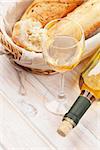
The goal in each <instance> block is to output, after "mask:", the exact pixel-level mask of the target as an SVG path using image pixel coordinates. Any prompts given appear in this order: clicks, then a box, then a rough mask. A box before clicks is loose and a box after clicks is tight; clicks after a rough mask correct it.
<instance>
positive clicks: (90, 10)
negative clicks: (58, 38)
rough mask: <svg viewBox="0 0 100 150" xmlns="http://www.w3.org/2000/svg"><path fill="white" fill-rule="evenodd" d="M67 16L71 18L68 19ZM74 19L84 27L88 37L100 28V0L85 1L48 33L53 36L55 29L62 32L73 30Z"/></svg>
mask: <svg viewBox="0 0 100 150" xmlns="http://www.w3.org/2000/svg"><path fill="white" fill-rule="evenodd" d="M67 18H68V19H71V20H70V21H66V19H67ZM73 21H76V22H78V23H79V24H80V25H81V26H82V27H83V30H84V34H85V38H86V39H87V38H88V37H89V36H90V35H91V34H92V33H93V32H94V31H95V30H97V29H99V28H100V0H88V1H87V2H85V3H83V4H82V5H80V6H79V7H77V8H76V9H75V10H74V11H73V12H71V13H69V14H68V15H67V16H66V17H65V18H64V19H62V20H61V21H60V22H58V23H57V25H54V26H53V27H52V28H50V29H49V32H48V34H49V35H50V36H52V35H53V34H54V32H55V30H57V32H58V33H60V34H61V33H70V32H72V28H74V24H73ZM67 25H68V26H67ZM56 26H57V29H56ZM69 26H70V28H69Z"/></svg>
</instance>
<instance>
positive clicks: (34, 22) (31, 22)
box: [12, 0, 84, 52]
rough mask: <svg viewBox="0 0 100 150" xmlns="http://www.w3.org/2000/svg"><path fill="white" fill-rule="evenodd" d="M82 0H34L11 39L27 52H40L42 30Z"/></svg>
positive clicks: (15, 28) (16, 25) (16, 26)
mask: <svg viewBox="0 0 100 150" xmlns="http://www.w3.org/2000/svg"><path fill="white" fill-rule="evenodd" d="M83 1H84V0H34V1H33V3H32V4H31V5H30V6H29V8H28V9H27V10H26V12H25V13H24V15H23V16H22V18H21V20H20V21H19V22H17V23H16V24H15V26H14V28H13V33H12V39H13V41H14V43H16V44H17V45H18V46H20V47H22V48H25V49H26V50H29V51H35V52H42V48H41V42H42V35H43V30H42V29H41V28H42V27H44V26H45V24H47V23H48V22H49V21H51V20H53V19H57V18H61V17H64V16H66V15H67V14H68V13H69V12H71V11H72V10H73V9H75V8H76V7H77V6H78V5H80V4H81V3H82V2H83Z"/></svg>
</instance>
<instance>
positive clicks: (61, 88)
mask: <svg viewBox="0 0 100 150" xmlns="http://www.w3.org/2000/svg"><path fill="white" fill-rule="evenodd" d="M60 75H61V79H60V91H59V95H58V96H59V99H63V98H64V97H65V93H64V73H60Z"/></svg>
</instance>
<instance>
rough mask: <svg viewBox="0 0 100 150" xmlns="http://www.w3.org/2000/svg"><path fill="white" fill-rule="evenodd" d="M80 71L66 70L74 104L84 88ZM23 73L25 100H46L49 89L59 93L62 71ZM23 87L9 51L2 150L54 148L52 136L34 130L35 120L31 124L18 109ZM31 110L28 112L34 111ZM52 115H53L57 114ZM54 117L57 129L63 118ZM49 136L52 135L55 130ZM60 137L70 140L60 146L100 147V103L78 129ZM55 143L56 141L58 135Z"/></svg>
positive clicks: (4, 62)
mask: <svg viewBox="0 0 100 150" xmlns="http://www.w3.org/2000/svg"><path fill="white" fill-rule="evenodd" d="M79 72H80V70H79V67H78V68H76V69H75V70H73V74H72V73H71V72H69V73H66V77H65V90H66V92H67V98H68V100H69V104H70V105H71V104H72V103H73V102H74V100H75V98H77V96H78V94H79V92H80V91H79V87H78V77H79ZM23 74H25V77H26V78H24V77H23ZM23 74H22V80H23V83H24V87H25V90H26V96H24V99H25V98H26V100H25V102H27V103H29V102H31V101H32V100H33V99H36V101H37V104H38V103H43V98H44V95H45V94H47V93H48V96H49V94H53V95H56V94H57V91H58V78H59V75H53V76H38V75H31V74H30V73H27V72H25V71H23ZM69 76H71V78H69ZM71 79H73V80H71ZM69 83H70V84H69ZM19 90H20V82H19V79H18V74H17V72H16V70H15V69H14V68H13V66H12V64H11V63H10V62H9V60H8V58H7V57H6V56H5V55H2V56H0V150H36V149H38V150H42V149H43V150H48V149H50V150H51V149H53V147H52V146H50V143H49V142H48V140H47V141H46V140H45V139H44V138H43V136H41V135H39V134H38V131H37V129H36V130H34V128H33V126H32V124H29V123H28V122H27V120H25V118H24V117H23V115H22V114H21V113H20V112H19V109H16V107H15V105H13V103H12V102H13V101H14V99H16V101H17V104H18V103H20V101H19V100H20V99H21V98H22V96H20V93H19ZM75 94H76V95H75ZM32 104H33V103H32ZM37 104H36V105H35V106H37ZM21 105H22V104H21ZM41 109H42V108H41ZM43 109H45V108H43ZM26 112H27V111H26ZM26 112H25V113H26ZM27 113H29V112H27ZM27 113H26V114H24V115H26V116H28V115H30V114H27ZM28 117H29V116H28ZM50 117H52V118H53V117H54V116H53V115H52V116H50ZM32 118H33V117H32ZM54 119H55V120H54V121H55V124H53V125H55V128H54V130H56V128H57V127H58V125H59V123H60V121H61V118H59V119H58V118H57V121H56V118H54ZM43 121H44V120H43ZM41 122H42V120H41ZM52 127H53V126H52ZM52 127H51V128H52ZM48 130H49V129H48ZM49 137H50V138H52V134H51V135H49ZM60 141H61V142H62V143H63V141H64V142H65V143H66V145H63V147H61V148H60V149H64V150H67V149H69V150H90V149H91V150H95V149H96V150H99V149H100V103H94V104H93V105H92V107H91V108H90V109H89V110H88V112H87V113H86V114H85V115H84V117H83V118H82V120H81V121H80V123H79V125H78V127H76V129H75V131H72V133H71V134H70V135H69V136H68V137H67V138H65V139H63V138H62V137H60V139H59V142H60ZM54 143H56V139H55V142H54ZM51 144H52V143H51ZM56 144H57V143H56ZM58 144H59V143H58ZM53 146H54V145H53ZM54 149H56V150H57V147H54Z"/></svg>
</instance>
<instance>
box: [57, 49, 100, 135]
mask: <svg viewBox="0 0 100 150" xmlns="http://www.w3.org/2000/svg"><path fill="white" fill-rule="evenodd" d="M79 86H80V89H81V94H80V96H79V97H78V98H77V100H76V101H75V102H74V104H73V105H72V107H71V108H70V110H69V111H68V112H67V113H66V114H65V115H64V117H63V120H62V123H61V125H60V127H59V128H58V130H57V132H58V133H59V134H60V135H62V136H66V135H67V133H68V132H69V131H70V130H71V129H72V128H74V127H75V126H76V125H77V124H78V122H79V121H80V119H81V118H82V116H83V115H84V113H85V112H86V111H87V110H88V108H89V107H90V106H91V104H92V103H93V102H94V101H96V100H99V99H100V49H99V50H98V51H97V52H96V54H95V55H94V57H93V58H92V59H91V60H90V62H89V64H88V65H87V67H86V68H85V69H84V71H83V72H82V73H81V75H80V80H79Z"/></svg>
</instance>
